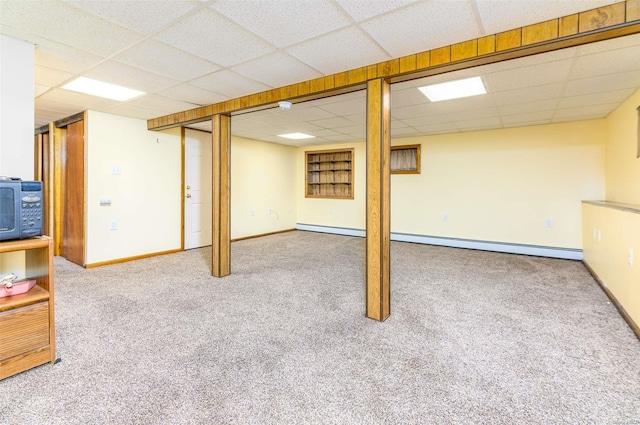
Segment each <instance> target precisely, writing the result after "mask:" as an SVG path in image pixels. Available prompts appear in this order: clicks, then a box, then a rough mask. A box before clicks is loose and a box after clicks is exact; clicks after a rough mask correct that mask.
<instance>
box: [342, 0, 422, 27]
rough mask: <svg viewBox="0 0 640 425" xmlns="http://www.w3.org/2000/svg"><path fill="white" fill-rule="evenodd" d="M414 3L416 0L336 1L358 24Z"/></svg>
mask: <svg viewBox="0 0 640 425" xmlns="http://www.w3.org/2000/svg"><path fill="white" fill-rule="evenodd" d="M416 1H417V0H385V1H371V0H337V2H338V4H339V5H340V6H342V8H343V9H344V10H346V11H347V13H348V14H349V15H351V17H352V18H353V19H355V20H356V21H358V22H360V21H364V20H365V19H369V18H371V17H373V16H377V15H381V14H383V13H387V12H390V11H394V12H395V11H396V9H398V8H401V7H404V6H406V5H408V4H412V3H415V2H416Z"/></svg>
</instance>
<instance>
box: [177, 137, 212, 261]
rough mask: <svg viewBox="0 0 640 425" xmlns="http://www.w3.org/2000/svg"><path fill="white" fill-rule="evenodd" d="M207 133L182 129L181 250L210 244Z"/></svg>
mask: <svg viewBox="0 0 640 425" xmlns="http://www.w3.org/2000/svg"><path fill="white" fill-rule="evenodd" d="M211 145H212V140H211V134H210V133H206V132H203V131H196V130H190V129H185V140H184V184H185V186H184V195H185V199H184V249H192V248H199V247H201V246H207V245H211V223H212V221H213V217H212V215H211V214H212V206H211V185H212V182H211V175H212V165H213V163H212V155H211V148H212V146H211Z"/></svg>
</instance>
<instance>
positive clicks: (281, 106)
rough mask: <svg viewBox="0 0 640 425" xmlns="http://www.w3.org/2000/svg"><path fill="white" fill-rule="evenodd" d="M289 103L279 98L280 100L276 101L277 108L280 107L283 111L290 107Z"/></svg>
mask: <svg viewBox="0 0 640 425" xmlns="http://www.w3.org/2000/svg"><path fill="white" fill-rule="evenodd" d="M291 105H292V103H291V102H289V101H288V100H281V101H280V102H278V108H280V109H282V110H283V111H287V110H289V109H291Z"/></svg>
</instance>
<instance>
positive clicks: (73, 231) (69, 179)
mask: <svg viewBox="0 0 640 425" xmlns="http://www.w3.org/2000/svg"><path fill="white" fill-rule="evenodd" d="M84 130H85V128H84V120H82V121H78V122H74V123H73V124H69V125H68V126H67V131H66V141H65V143H64V146H63V154H62V158H63V164H62V168H63V170H64V184H63V185H61V186H62V203H63V205H64V216H63V230H62V255H64V257H65V258H66V259H67V260H69V261H71V262H72V263H75V264H78V265H80V266H84V265H85V224H84V222H85V181H84V176H85V169H84V159H85V143H84V133H85V131H84Z"/></svg>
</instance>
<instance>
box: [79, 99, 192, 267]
mask: <svg viewBox="0 0 640 425" xmlns="http://www.w3.org/2000/svg"><path fill="white" fill-rule="evenodd" d="M114 166H116V167H119V168H120V175H112V174H111V168H112V167H114ZM181 173H182V157H181V135H180V129H179V128H175V129H171V130H166V131H162V132H154V131H148V130H147V122H146V121H145V120H139V119H134V118H126V117H121V116H117V115H110V114H105V113H102V112H94V111H88V119H87V182H88V184H87V233H86V234H87V241H86V242H87V257H86V261H87V264H88V265H91V264H95V263H100V262H104V261H110V260H115V259H122V258H129V257H135V256H139V255H146V254H152V253H157V252H164V251H169V250H175V249H180V246H181V240H180V239H181V211H180V209H181V199H182V198H181V191H180V185H181V181H182V174H181ZM100 198H109V199H111V206H101V205H100ZM111 220H116V221H117V225H118V229H117V230H110V229H109V225H110V221H111Z"/></svg>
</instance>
